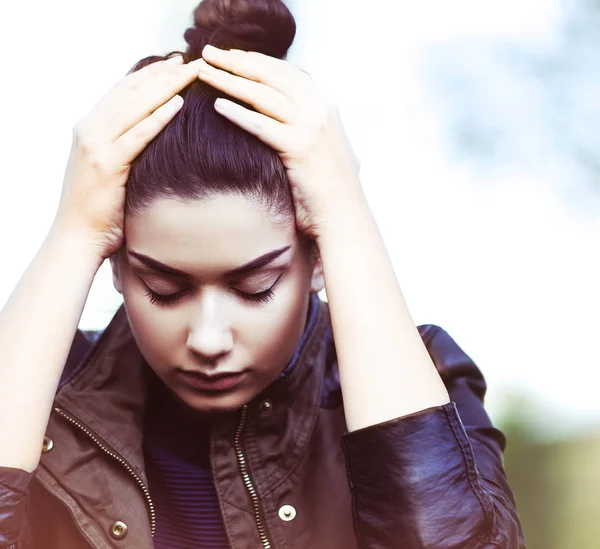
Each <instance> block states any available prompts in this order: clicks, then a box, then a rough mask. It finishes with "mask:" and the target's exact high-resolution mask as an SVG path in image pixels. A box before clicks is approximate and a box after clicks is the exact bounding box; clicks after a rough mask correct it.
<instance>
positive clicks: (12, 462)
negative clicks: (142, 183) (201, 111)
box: [0, 57, 198, 472]
mask: <svg viewBox="0 0 600 549" xmlns="http://www.w3.org/2000/svg"><path fill="white" fill-rule="evenodd" d="M197 71H198V69H197V64H194V63H189V64H187V65H184V64H183V63H182V58H181V57H178V58H173V59H170V60H168V61H163V62H158V63H154V64H152V65H150V66H147V67H145V68H143V69H141V70H140V71H138V72H136V73H134V74H130V75H128V76H127V77H125V78H124V79H123V80H121V81H120V82H119V83H118V84H117V85H116V86H115V87H114V88H113V89H112V90H110V91H109V92H108V94H106V95H105V97H104V98H103V99H102V100H101V101H100V102H99V103H98V104H97V105H96V107H94V109H93V110H92V111H91V112H90V114H89V115H88V116H87V117H86V118H84V119H83V120H82V121H81V122H80V123H79V124H78V125H77V127H76V128H75V132H74V139H73V147H72V149H71V155H70V157H69V162H68V165H67V169H66V172H65V181H64V184H63V192H62V196H61V201H60V204H59V208H58V213H57V215H56V219H55V222H54V225H53V227H52V229H51V231H50V232H49V234H48V236H47V238H46V240H45V242H44V243H43V245H42V247H41V248H40V250H39V252H38V254H37V256H36V257H35V259H34V260H33V262H32V263H31V265H30V266H29V269H28V270H27V272H26V273H25V275H24V276H23V278H22V280H21V281H20V283H19V284H18V286H17V288H16V289H15V291H14V293H13V295H12V296H11V298H10V299H9V301H8V303H7V304H6V306H5V307H4V309H3V310H2V312H1V313H0V441H1V444H0V466H4V467H13V468H17V469H23V470H25V471H28V472H32V471H33V470H34V469H35V468H36V466H37V464H38V461H39V457H40V453H41V446H42V441H43V437H44V432H45V429H46V426H47V423H48V418H49V416H50V410H51V406H52V401H53V397H54V394H55V392H56V388H57V385H58V382H59V380H60V376H61V373H62V370H63V368H64V365H65V362H66V359H67V356H68V353H69V348H70V344H71V342H72V341H73V337H74V335H75V331H76V329H77V324H78V322H79V319H80V317H81V312H82V310H83V306H84V304H85V301H86V299H87V295H88V293H89V290H90V286H91V284H92V281H93V279H94V276H95V274H96V272H97V270H98V268H99V267H100V265H101V264H102V262H103V260H104V259H106V258H108V257H110V256H111V255H113V254H114V253H115V252H116V251H117V250H118V249H119V248H120V246H121V244H122V241H123V224H124V219H123V218H124V206H125V185H126V182H127V178H128V175H129V170H130V167H131V162H132V161H133V159H135V157H136V156H137V155H138V154H139V153H140V152H141V151H142V150H143V149H144V147H145V146H146V145H147V144H148V143H149V142H150V141H151V140H152V139H153V138H154V137H155V136H156V135H157V134H158V133H159V132H160V131H161V130H162V129H163V128H164V127H165V125H166V124H167V123H168V122H169V121H170V120H171V119H172V118H173V117H174V116H175V114H176V113H177V112H178V111H179V109H180V108H181V105H182V104H183V100H182V98H181V97H180V96H178V95H176V94H178V92H179V91H181V89H183V88H184V87H185V86H187V85H188V84H189V83H190V82H192V81H193V80H194V79H195V77H196V75H197Z"/></svg>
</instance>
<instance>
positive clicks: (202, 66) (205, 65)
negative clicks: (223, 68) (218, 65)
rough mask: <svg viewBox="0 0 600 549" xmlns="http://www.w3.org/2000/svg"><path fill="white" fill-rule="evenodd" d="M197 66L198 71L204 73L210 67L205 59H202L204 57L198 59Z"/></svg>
mask: <svg viewBox="0 0 600 549" xmlns="http://www.w3.org/2000/svg"><path fill="white" fill-rule="evenodd" d="M197 68H198V71H199V72H201V73H203V74H206V73H207V72H209V71H210V68H211V67H210V65H209V64H208V63H207V62H206V61H204V59H199V60H198V67H197Z"/></svg>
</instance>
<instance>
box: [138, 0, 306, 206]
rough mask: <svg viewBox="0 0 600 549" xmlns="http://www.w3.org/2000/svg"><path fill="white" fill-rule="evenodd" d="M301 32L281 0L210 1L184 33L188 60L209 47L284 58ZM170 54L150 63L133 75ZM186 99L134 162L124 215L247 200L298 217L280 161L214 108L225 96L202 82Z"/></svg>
mask: <svg viewBox="0 0 600 549" xmlns="http://www.w3.org/2000/svg"><path fill="white" fill-rule="evenodd" d="M295 33H296V25H295V22H294V18H293V16H292V14H291V13H290V11H289V10H288V8H287V7H286V6H285V4H283V2H281V0H204V1H203V2H202V3H201V4H200V5H199V6H198V7H197V8H196V10H195V11H194V26H193V27H191V28H189V29H187V30H186V32H185V34H184V38H185V40H186V42H187V44H188V47H187V50H186V51H185V52H182V53H183V56H184V60H185V61H186V62H189V61H192V60H194V59H198V58H199V57H200V56H201V54H202V49H203V48H204V46H205V45H206V44H211V45H214V46H217V47H220V48H225V49H232V48H236V49H243V50H248V51H258V52H261V53H265V54H267V55H271V56H273V57H278V58H284V57H285V55H286V54H287V51H288V49H289V47H290V46H291V44H292V42H293V40H294V36H295ZM172 53H175V52H172ZM169 55H171V54H168V55H165V56H151V57H146V58H145V59H142V60H141V61H139V62H138V63H137V64H136V65H135V66H134V67H133V69H132V70H133V71H135V70H139V69H140V68H142V67H144V66H146V65H148V64H150V63H153V62H156V61H159V60H161V59H165V58H166V57H168V56H169ZM180 95H181V96H182V97H183V98H184V105H183V107H182V108H181V110H180V112H179V113H178V114H177V115H176V116H175V118H174V119H173V120H172V121H171V122H170V123H169V124H168V125H167V126H166V127H165V129H164V130H163V131H162V132H161V133H160V134H159V135H158V136H157V137H156V138H155V139H154V140H153V141H152V142H151V143H150V144H149V145H148V146H147V147H146V148H145V149H144V151H143V152H142V153H141V154H140V155H139V156H138V157H137V158H136V159H135V161H134V162H133V164H132V167H131V172H130V176H129V180H128V183H127V198H126V212H127V213H128V214H136V213H140V212H141V211H143V209H144V208H145V207H147V206H148V205H150V204H151V203H152V201H154V200H156V199H157V198H161V197H162V198H167V197H177V198H182V199H187V200H195V199H200V198H203V197H205V196H209V195H211V194H241V195H243V196H247V197H250V198H253V199H256V200H258V201H260V203H262V204H264V205H265V206H267V207H269V208H271V209H272V210H273V211H274V212H276V213H277V214H280V215H281V214H283V215H286V216H287V215H292V216H293V202H292V197H291V192H290V189H289V183H288V179H287V175H286V171H285V167H284V166H283V164H282V162H281V159H280V158H279V155H278V154H277V153H276V152H275V151H274V150H273V149H271V148H270V147H268V146H267V145H265V144H264V143H263V142H261V141H260V140H259V139H257V138H255V137H254V136H252V135H250V134H249V133H247V132H245V131H244V130H242V129H240V128H238V127H237V126H236V125H234V124H232V123H231V122H229V121H228V120H226V119H225V118H223V117H222V116H221V115H220V114H218V113H217V112H216V111H215V110H214V102H215V100H216V99H217V98H218V97H227V96H226V95H225V94H223V93H222V92H220V91H218V90H215V89H214V88H211V87H210V86H208V85H207V84H205V83H203V82H201V81H200V80H197V81H194V82H193V83H192V84H190V85H189V86H188V87H187V88H185V89H184V90H183V91H182V92H181V93H180ZM227 98H228V99H232V98H231V97H227ZM232 100H233V99H232ZM238 103H239V101H238ZM246 107H247V105H246Z"/></svg>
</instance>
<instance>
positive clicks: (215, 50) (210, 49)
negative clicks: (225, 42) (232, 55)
mask: <svg viewBox="0 0 600 549" xmlns="http://www.w3.org/2000/svg"><path fill="white" fill-rule="evenodd" d="M223 51H224V50H220V49H219V48H215V47H214V46H211V45H210V44H207V45H206V46H204V49H203V50H202V57H204V54H205V53H206V54H208V56H209V57H210V56H211V55H212V56H213V57H214V56H216V55H219V54H220V53H222V52H223Z"/></svg>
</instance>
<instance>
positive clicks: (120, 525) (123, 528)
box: [110, 520, 127, 539]
mask: <svg viewBox="0 0 600 549" xmlns="http://www.w3.org/2000/svg"><path fill="white" fill-rule="evenodd" d="M110 535H111V536H112V537H113V538H114V539H123V538H124V537H125V536H126V535H127V524H125V523H124V522H123V521H121V520H118V521H117V522H115V523H114V524H113V525H112V526H111V527H110Z"/></svg>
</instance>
